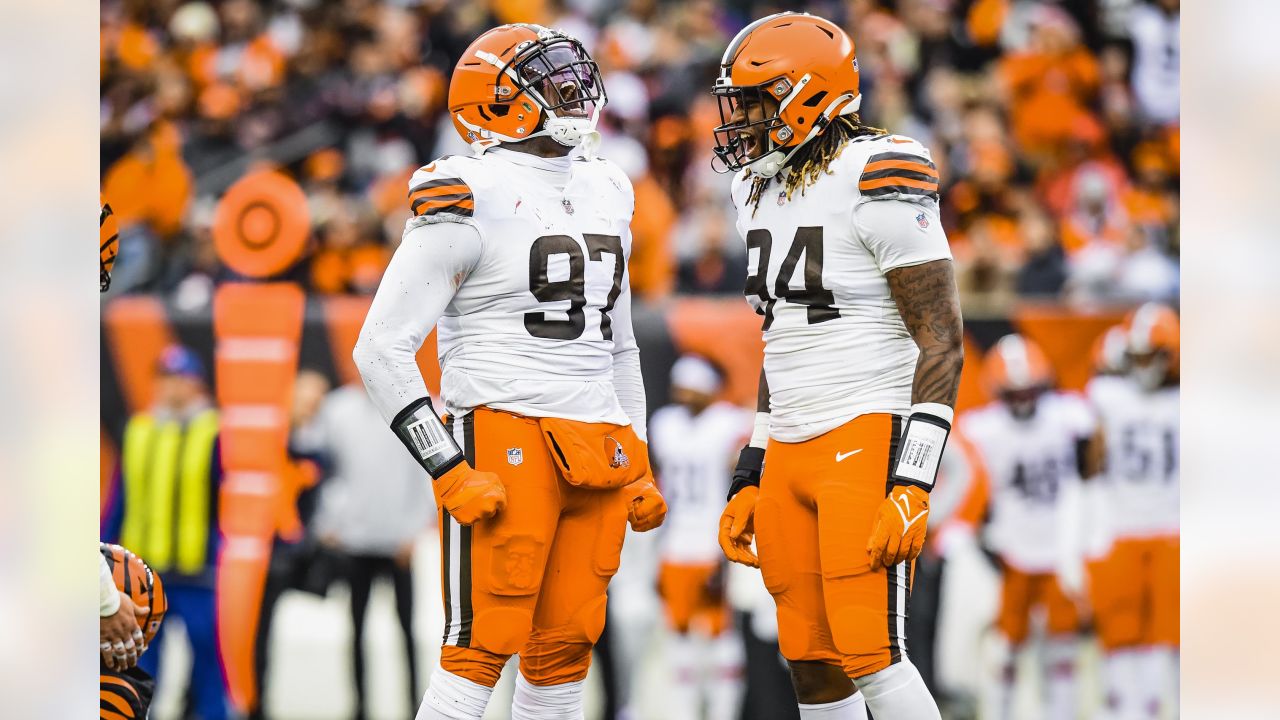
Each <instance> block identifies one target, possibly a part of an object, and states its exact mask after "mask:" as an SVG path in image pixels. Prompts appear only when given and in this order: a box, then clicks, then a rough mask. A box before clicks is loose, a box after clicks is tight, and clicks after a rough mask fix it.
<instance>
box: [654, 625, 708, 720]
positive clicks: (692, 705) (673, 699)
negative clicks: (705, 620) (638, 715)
mask: <svg viewBox="0 0 1280 720" xmlns="http://www.w3.org/2000/svg"><path fill="white" fill-rule="evenodd" d="M703 649H704V648H703V647H702V643H700V642H698V638H696V637H694V635H693V634H692V633H685V634H680V633H678V632H675V631H672V632H670V633H668V634H667V647H666V651H667V652H666V654H667V663H666V665H667V667H668V668H669V671H670V673H671V684H670V685H669V686H668V687H667V692H666V693H664V695H666V698H665V702H664V705H665V710H666V712H665V713H664V715H663V716H664V717H667V718H670V719H671V720H694V719H695V718H699V717H701V716H702V712H701V710H700V708H701V707H702V678H701V674H702V673H701V670H702V667H703V663H701V662H699V661H700V660H702V659H703V658H702V654H703V653H702V651H703Z"/></svg>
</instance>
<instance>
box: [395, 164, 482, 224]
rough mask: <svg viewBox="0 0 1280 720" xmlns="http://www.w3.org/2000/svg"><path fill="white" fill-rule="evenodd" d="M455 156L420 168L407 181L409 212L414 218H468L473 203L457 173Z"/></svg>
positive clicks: (473, 197)
mask: <svg viewBox="0 0 1280 720" xmlns="http://www.w3.org/2000/svg"><path fill="white" fill-rule="evenodd" d="M458 159H460V158H456V157H455V156H445V157H442V158H440V159H439V160H436V161H435V162H433V163H431V164H430V165H425V166H423V167H420V168H418V169H417V171H415V172H414V173H413V177H411V178H410V179H409V209H410V210H412V211H413V215H414V217H434V216H437V215H456V216H461V217H466V218H469V217H472V216H473V215H474V214H475V209H476V201H475V195H473V194H472V191H471V186H470V185H469V184H468V183H467V181H466V180H465V179H464V178H463V177H462V175H463V173H461V172H459V168H458V167H457V165H458V162H457V160H458Z"/></svg>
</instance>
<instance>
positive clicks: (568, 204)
mask: <svg viewBox="0 0 1280 720" xmlns="http://www.w3.org/2000/svg"><path fill="white" fill-rule="evenodd" d="M560 205H561V206H562V207H564V211H565V212H567V213H569V214H570V215H572V214H573V203H571V202H569V199H568V198H565V199H564V200H561V201H560Z"/></svg>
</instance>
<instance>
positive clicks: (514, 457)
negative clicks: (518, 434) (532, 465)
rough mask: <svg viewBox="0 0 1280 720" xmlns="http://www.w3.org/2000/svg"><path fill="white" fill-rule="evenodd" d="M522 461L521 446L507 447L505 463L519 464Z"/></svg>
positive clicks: (522, 450)
mask: <svg viewBox="0 0 1280 720" xmlns="http://www.w3.org/2000/svg"><path fill="white" fill-rule="evenodd" d="M522 462H524V449H523V448H507V464H508V465H519V464H520V463H522Z"/></svg>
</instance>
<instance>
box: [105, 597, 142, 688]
mask: <svg viewBox="0 0 1280 720" xmlns="http://www.w3.org/2000/svg"><path fill="white" fill-rule="evenodd" d="M149 612H150V609H149V608H146V607H139V606H137V605H134V604H133V600H132V599H130V597H129V596H128V595H127V594H125V593H120V609H119V610H116V613H115V614H114V615H108V616H107V617H104V618H102V619H101V620H100V621H99V623H98V641H99V652H100V653H101V655H102V661H103V662H104V663H106V664H107V667H109V668H111V669H113V670H120V671H124V670H128V669H129V668H131V667H133V666H134V665H137V664H138V656H140V655H142V653H143V651H145V650H146V649H147V646H146V643H145V640H144V637H143V634H142V628H141V627H140V624H141V623H143V622H145V621H146V618H147V613H149Z"/></svg>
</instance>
